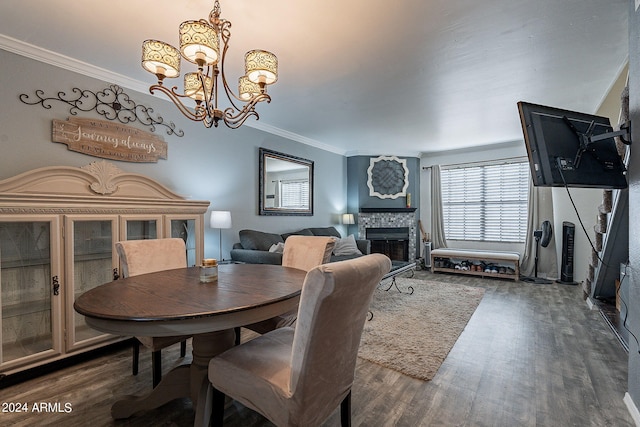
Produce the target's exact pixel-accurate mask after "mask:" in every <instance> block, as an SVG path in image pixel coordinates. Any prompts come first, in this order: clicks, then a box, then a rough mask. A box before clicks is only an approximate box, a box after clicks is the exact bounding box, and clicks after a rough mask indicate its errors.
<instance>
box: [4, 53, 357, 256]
mask: <svg viewBox="0 0 640 427" xmlns="http://www.w3.org/2000/svg"><path fill="white" fill-rule="evenodd" d="M0 64H2V65H1V66H0V69H1V71H2V72H0V99H2V103H0V125H1V126H0V180H1V179H6V178H9V177H11V176H13V175H16V174H19V173H22V172H25V171H27V170H30V169H34V168H40V167H45V166H52V165H66V166H76V167H80V166H84V165H87V164H89V163H91V162H93V161H99V160H101V159H98V158H95V157H91V156H88V155H85V154H80V153H75V152H72V151H68V150H67V147H66V146H65V145H64V144H59V143H53V142H51V126H52V125H51V121H52V120H53V119H59V120H64V119H66V118H67V117H69V116H70V114H69V107H68V106H66V105H64V104H62V103H60V102H53V103H51V107H52V108H51V109H45V108H43V107H42V106H40V105H34V106H30V105H26V104H24V103H22V102H21V101H20V100H19V99H18V96H19V95H20V94H22V93H25V94H29V95H33V94H34V93H35V91H36V90H37V89H41V90H43V91H44V93H45V95H47V96H55V94H57V92H59V91H63V92H69V93H71V90H72V89H73V88H74V87H77V88H80V89H89V90H92V91H94V92H97V91H101V90H103V89H105V88H106V87H108V86H109V85H110V83H108V82H103V81H100V80H96V79H93V78H89V77H86V76H82V75H79V74H76V73H73V72H70V71H67V70H63V69H61V68H57V67H54V66H50V65H47V64H44V63H41V62H37V61H34V60H32V59H28V58H26V57H23V56H19V55H16V54H13V53H10V52H7V51H4V50H0ZM125 92H127V93H128V94H129V95H130V97H131V98H132V99H133V100H134V101H135V102H136V103H138V104H143V105H146V106H151V107H153V108H154V109H155V112H156V113H157V114H159V115H161V116H162V117H164V119H165V120H167V121H171V120H172V121H174V122H175V123H176V127H177V128H180V129H183V130H184V133H185V135H184V137H182V138H180V137H177V136H169V135H166V133H165V131H164V130H163V129H162V128H161V127H158V129H157V130H156V132H155V133H156V134H157V135H160V136H162V137H163V138H164V140H165V141H166V142H167V144H168V159H167V160H162V159H161V160H159V161H158V163H129V162H119V161H114V162H113V163H114V164H116V166H117V167H119V168H120V169H123V170H124V171H127V172H135V173H141V174H143V175H147V176H149V177H151V178H153V179H156V180H157V181H159V182H161V183H162V184H164V185H166V186H167V187H169V188H170V189H172V190H173V191H175V192H177V193H179V194H182V195H186V196H189V197H190V198H193V199H198V200H209V201H210V202H211V208H210V209H213V210H230V211H231V214H232V221H233V229H230V230H223V234H222V238H223V253H226V254H227V255H226V257H227V258H228V252H229V249H230V247H231V245H232V244H233V243H234V242H236V241H238V231H239V230H240V229H243V228H253V229H258V230H264V231H272V232H285V231H294V230H296V229H299V228H304V227H310V226H328V225H332V224H334V225H337V224H338V217H339V214H340V213H342V212H345V211H346V187H347V184H346V180H347V178H346V176H347V173H346V158H345V157H344V156H342V155H339V154H336V153H332V152H328V151H325V150H321V149H318V148H315V147H311V146H309V145H304V144H300V143H298V142H296V141H291V140H289V139H286V138H283V137H280V136H276V135H273V134H269V133H265V132H262V131H260V130H257V129H254V128H251V127H248V126H243V127H242V128H240V129H237V130H230V129H228V128H226V127H225V126H223V125H221V126H220V127H218V128H211V129H206V128H204V126H202V125H201V124H199V123H194V122H191V121H189V120H187V119H186V118H184V117H183V116H182V115H181V114H180V113H178V111H177V110H176V109H175V107H174V106H173V105H172V104H170V103H169V102H168V101H165V100H163V99H162V98H161V96H160V95H159V96H152V95H149V94H143V93H140V92H136V91H134V90H130V89H126V88H125ZM273 96H274V98H275V97H276V95H275V94H274V95H273ZM276 101H277V99H274V102H276ZM259 108H260V109H268V108H269V106H268V105H266V104H265V105H260V106H259ZM78 117H98V118H100V117H99V116H98V115H97V114H95V113H93V112H89V113H84V112H80V113H79V114H78ZM249 120H252V119H249ZM130 125H131V126H135V127H139V128H142V129H145V130H148V128H146V127H144V126H142V125H140V124H136V123H132V124H130ZM259 147H265V148H269V149H271V150H275V151H280V152H284V153H287V154H291V155H294V156H297V157H302V158H305V159H309V160H313V161H314V162H315V164H314V171H315V180H314V181H315V191H314V195H315V203H314V211H315V212H314V215H313V216H311V217H274V216H271V217H267V216H259V215H258V214H257V212H258V206H257V204H258V148H259ZM205 221H206V222H207V224H208V221H209V215H208V214H207V215H206V216H205ZM338 229H339V230H340V229H341V228H340V226H339V227H338ZM217 253H218V230H212V229H210V228H209V227H208V226H207V227H205V256H206V257H216V256H217Z"/></svg>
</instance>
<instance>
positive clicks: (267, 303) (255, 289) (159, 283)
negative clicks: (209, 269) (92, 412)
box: [74, 264, 306, 425]
mask: <svg viewBox="0 0 640 427" xmlns="http://www.w3.org/2000/svg"><path fill="white" fill-rule="evenodd" d="M305 276H306V272H305V271H303V270H298V269H294V268H289V267H283V266H280V265H265V264H222V265H220V266H219V267H218V279H217V280H216V281H214V282H209V283H201V282H200V267H188V268H180V269H174V270H164V271H159V272H155V273H148V274H141V275H138V276H133V277H128V278H125V279H120V280H115V281H113V282H110V283H106V284H104V285H100V286H98V287H96V288H94V289H91V290H89V291H87V292H85V293H84V294H82V295H80V296H79V297H78V298H77V299H76V301H75V303H74V308H75V310H76V311H77V312H78V313H80V314H82V315H84V316H85V320H86V322H87V324H88V325H89V326H91V327H92V328H94V329H97V330H99V331H102V332H107V333H111V334H115V335H122V336H130V335H131V336H139V337H144V336H153V337H163V336H176V335H193V340H192V347H193V350H192V352H193V360H192V362H191V364H189V365H182V366H178V367H176V368H174V369H173V370H172V371H171V372H169V373H168V374H166V375H165V376H164V377H163V378H162V381H160V383H159V384H158V385H157V386H156V387H155V388H154V389H153V390H152V391H151V392H150V393H149V394H147V395H144V396H125V397H123V398H122V399H120V400H118V401H116V402H115V403H114V404H113V406H112V407H111V415H112V417H113V418H114V419H122V418H128V417H130V416H132V415H135V414H138V413H141V412H143V411H147V410H150V409H154V408H157V407H159V406H161V405H163V404H165V403H167V402H169V401H171V400H173V399H178V398H183V397H189V398H191V400H192V401H193V404H194V408H195V410H196V418H195V425H201V424H204V423H206V422H207V420H205V418H206V416H205V404H206V402H205V400H206V399H205V396H206V391H207V386H208V379H207V369H208V365H209V360H211V358H212V357H214V356H216V355H217V354H220V353H221V352H223V351H225V350H227V349H229V348H231V347H232V346H233V345H234V341H235V340H234V337H235V334H234V328H236V327H240V326H243V325H248V324H251V323H255V322H259V321H262V320H266V319H269V318H271V317H274V316H277V315H279V314H283V313H286V312H288V311H291V310H294V309H295V308H296V307H297V305H298V303H299V300H300V292H301V290H302V284H303V282H304V278H305Z"/></svg>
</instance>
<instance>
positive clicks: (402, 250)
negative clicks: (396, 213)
mask: <svg viewBox="0 0 640 427" xmlns="http://www.w3.org/2000/svg"><path fill="white" fill-rule="evenodd" d="M365 238H366V239H367V240H369V241H371V252H372V253H379V254H384V255H386V256H388V257H389V258H390V259H391V260H392V261H409V227H369V228H366V229H365Z"/></svg>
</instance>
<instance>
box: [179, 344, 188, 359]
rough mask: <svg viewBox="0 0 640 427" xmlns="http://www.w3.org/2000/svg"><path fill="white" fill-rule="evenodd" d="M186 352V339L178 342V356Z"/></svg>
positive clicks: (182, 355) (184, 354)
mask: <svg viewBox="0 0 640 427" xmlns="http://www.w3.org/2000/svg"><path fill="white" fill-rule="evenodd" d="M186 354H187V340H184V341H181V342H180V357H184V356H186Z"/></svg>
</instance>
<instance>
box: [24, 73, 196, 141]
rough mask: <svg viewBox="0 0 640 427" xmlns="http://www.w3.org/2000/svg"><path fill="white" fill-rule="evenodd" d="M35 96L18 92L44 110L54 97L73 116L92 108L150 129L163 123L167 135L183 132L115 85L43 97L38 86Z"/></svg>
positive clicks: (30, 102) (112, 118) (26, 101)
mask: <svg viewBox="0 0 640 427" xmlns="http://www.w3.org/2000/svg"><path fill="white" fill-rule="evenodd" d="M35 97H36V98H37V99H35V100H34V99H31V97H30V96H29V95H27V94H26V93H23V94H20V96H19V98H20V101H22V102H24V103H25V104H27V105H37V104H40V105H42V106H43V107H44V108H46V109H47V110H48V109H50V108H51V103H52V102H53V101H59V102H64V103H65V104H68V105H69V106H70V107H71V108H70V109H69V113H70V114H72V115H74V116H77V115H78V111H84V112H88V111H92V110H95V111H96V112H97V113H98V114H100V115H101V116H103V117H104V118H106V119H108V120H118V121H119V122H120V123H123V124H126V123H131V122H136V121H137V122H139V123H141V124H143V125H145V126H148V127H149V128H150V129H151V131H152V132H155V131H156V126H164V127H166V128H167V135H176V136H184V131H182V130H181V129H178V130H176V125H175V124H174V123H173V122H169V123H165V122H164V119H163V118H162V117H160V116H158V115H156V116H155V117H154V116H153V115H152V114H153V108H151V107H146V106H144V105H138V104H136V103H135V102H134V101H132V100H131V98H129V95H127V94H126V93H125V92H124V91H123V90H122V88H121V87H120V86H118V85H111V86H109V87H108V88H106V89H104V90H103V91H101V92H92V91H90V90H89V89H78V88H77V87H74V88H73V89H72V90H71V93H70V94H67V93H66V92H58V94H57V96H50V97H45V96H44V91H42V90H40V89H38V90H36V93H35Z"/></svg>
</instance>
